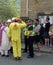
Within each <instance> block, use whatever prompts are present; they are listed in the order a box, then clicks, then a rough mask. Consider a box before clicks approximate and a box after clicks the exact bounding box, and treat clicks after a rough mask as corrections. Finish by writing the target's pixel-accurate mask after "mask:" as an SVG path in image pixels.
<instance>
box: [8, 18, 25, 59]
mask: <svg viewBox="0 0 53 65" xmlns="http://www.w3.org/2000/svg"><path fill="white" fill-rule="evenodd" d="M25 26H26V24H25V22H23V21H22V20H21V19H20V18H18V17H15V18H13V22H12V23H11V24H10V27H9V31H8V36H9V39H11V40H12V47H13V56H14V58H15V60H20V59H21V28H23V27H25Z"/></svg>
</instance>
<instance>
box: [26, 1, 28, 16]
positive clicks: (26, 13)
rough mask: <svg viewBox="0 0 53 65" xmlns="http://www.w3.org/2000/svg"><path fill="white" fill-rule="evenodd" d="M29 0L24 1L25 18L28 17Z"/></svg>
mask: <svg viewBox="0 0 53 65" xmlns="http://www.w3.org/2000/svg"><path fill="white" fill-rule="evenodd" d="M28 1H29V0H26V17H28V6H29V2H28Z"/></svg>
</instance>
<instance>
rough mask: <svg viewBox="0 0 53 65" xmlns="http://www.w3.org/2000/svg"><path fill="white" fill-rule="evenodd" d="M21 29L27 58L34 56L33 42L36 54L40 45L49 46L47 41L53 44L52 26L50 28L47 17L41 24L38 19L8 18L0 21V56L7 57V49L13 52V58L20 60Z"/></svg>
mask: <svg viewBox="0 0 53 65" xmlns="http://www.w3.org/2000/svg"><path fill="white" fill-rule="evenodd" d="M21 31H23V34H24V45H25V48H24V51H23V52H24V53H27V54H28V56H27V58H34V48H33V44H37V49H38V55H41V53H40V48H41V47H40V46H41V44H43V45H44V46H49V41H50V43H52V45H53V28H52V29H51V30H50V22H49V18H48V17H47V18H46V20H45V22H44V23H43V24H40V23H39V19H35V20H32V19H29V20H27V21H25V22H24V21H22V20H21V19H20V18H18V17H13V18H12V19H8V20H7V21H6V22H5V24H3V22H0V53H1V56H6V57H9V50H10V51H12V52H13V57H14V59H15V60H21V57H22V51H21V48H22V45H21Z"/></svg>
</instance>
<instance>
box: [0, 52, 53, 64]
mask: <svg viewBox="0 0 53 65" xmlns="http://www.w3.org/2000/svg"><path fill="white" fill-rule="evenodd" d="M36 53H37V52H35V57H34V58H32V59H28V58H27V54H26V53H23V54H22V60H20V61H15V60H14V59H13V57H12V54H10V57H8V58H6V57H1V56H0V65H53V54H51V53H41V54H42V55H41V56H36Z"/></svg>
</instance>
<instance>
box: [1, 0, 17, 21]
mask: <svg viewBox="0 0 53 65" xmlns="http://www.w3.org/2000/svg"><path fill="white" fill-rule="evenodd" d="M16 1H17V0H0V19H2V20H5V19H8V18H12V17H14V16H18V11H17V4H16Z"/></svg>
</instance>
